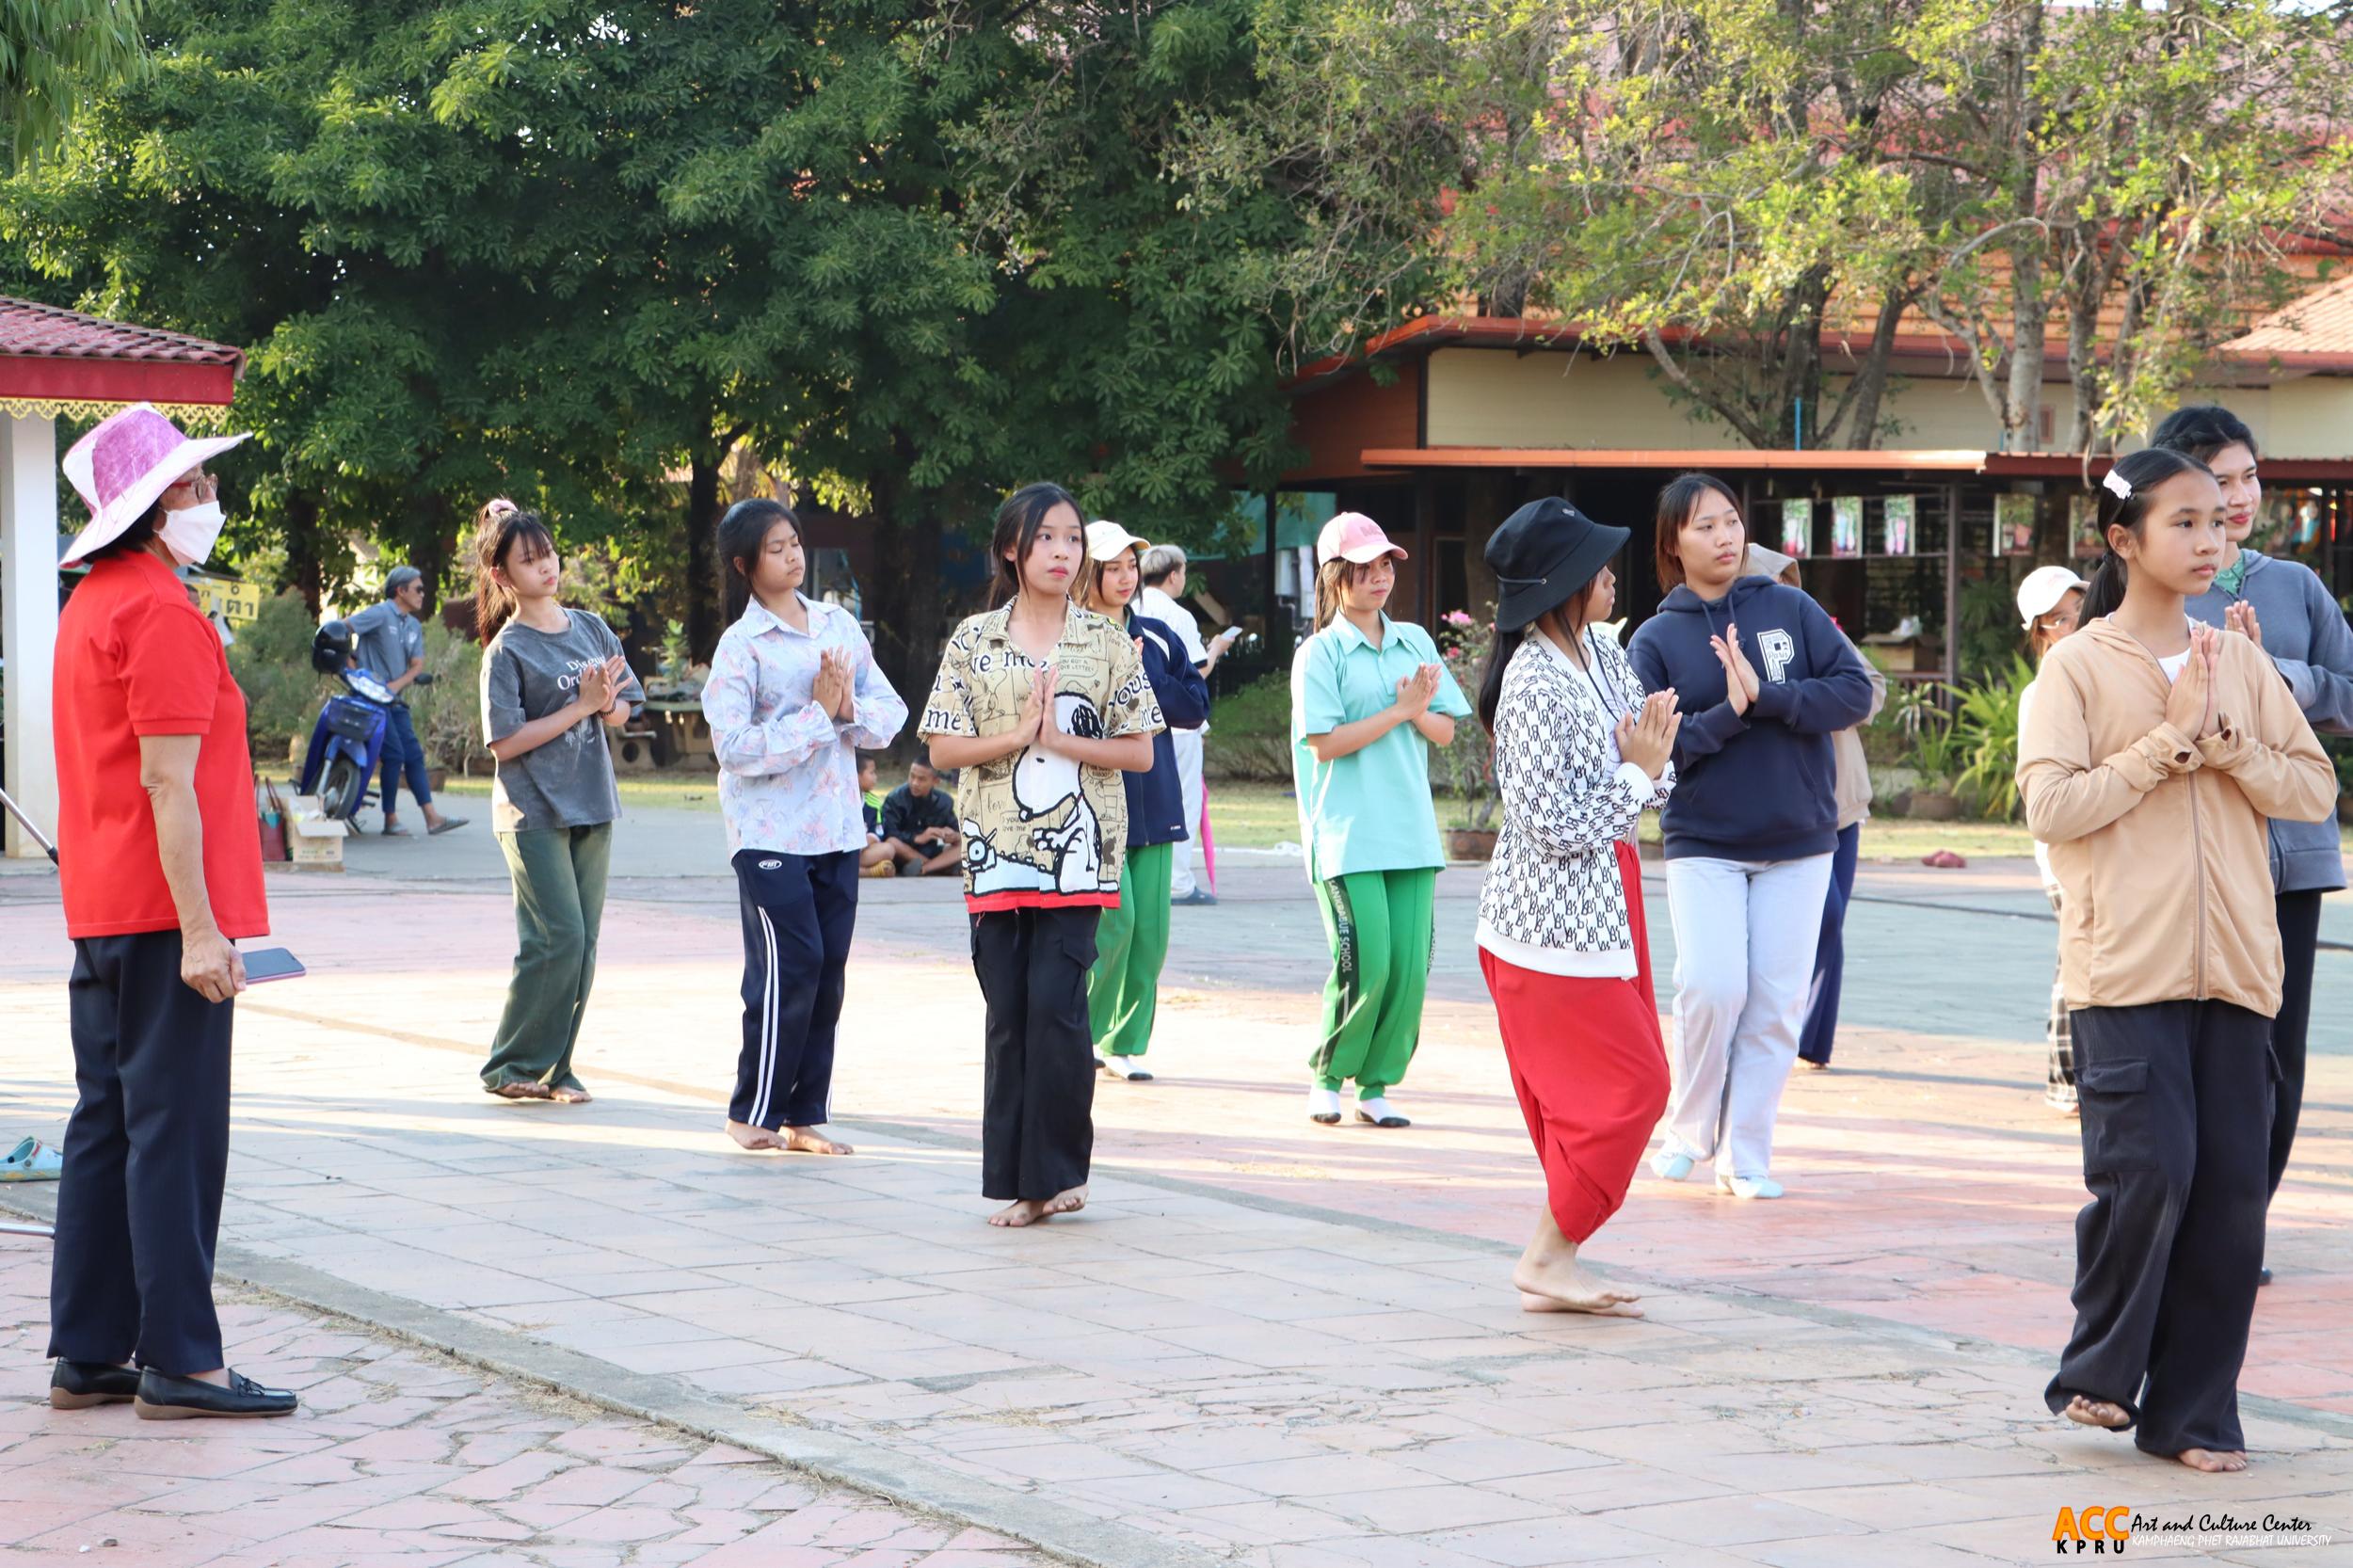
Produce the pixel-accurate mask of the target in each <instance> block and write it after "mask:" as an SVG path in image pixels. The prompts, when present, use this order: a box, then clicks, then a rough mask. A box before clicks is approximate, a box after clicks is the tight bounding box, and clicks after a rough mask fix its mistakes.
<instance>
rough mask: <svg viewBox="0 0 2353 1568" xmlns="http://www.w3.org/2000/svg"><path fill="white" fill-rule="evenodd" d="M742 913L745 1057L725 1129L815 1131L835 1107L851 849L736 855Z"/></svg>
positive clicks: (849, 926) (852, 910) (853, 863)
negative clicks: (731, 1125)
mask: <svg viewBox="0 0 2353 1568" xmlns="http://www.w3.org/2000/svg"><path fill="white" fill-rule="evenodd" d="M735 885H736V890H737V894H738V899H739V902H740V904H741V905H742V908H743V914H744V1052H743V1055H742V1056H741V1057H739V1058H738V1059H737V1061H736V1065H735V1097H734V1098H733V1099H731V1100H729V1101H728V1119H729V1120H731V1121H738V1122H744V1123H748V1124H750V1125H751V1126H753V1127H764V1128H768V1130H770V1131H771V1132H774V1131H775V1130H776V1128H782V1127H817V1126H819V1125H821V1124H823V1123H824V1120H825V1118H826V1111H827V1107H828V1105H829V1104H830V1102H831V1101H832V1099H833V1041H834V1030H835V1027H836V1026H837V1025H838V1024H840V1021H841V992H842V971H843V970H844V969H845V968H847V967H848V965H849V962H850V936H851V933H852V932H853V931H854V930H855V929H856V925H857V851H856V850H854V849H853V850H843V851H841V852H840V853H839V854H835V855H785V854H782V853H780V852H778V851H776V850H770V849H745V850H738V851H737V852H736V855H735Z"/></svg>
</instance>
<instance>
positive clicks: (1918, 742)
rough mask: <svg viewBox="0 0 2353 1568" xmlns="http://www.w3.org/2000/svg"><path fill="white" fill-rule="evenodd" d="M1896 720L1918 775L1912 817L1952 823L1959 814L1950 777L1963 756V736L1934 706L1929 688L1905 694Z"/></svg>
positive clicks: (1958, 768) (1958, 806)
mask: <svg viewBox="0 0 2353 1568" xmlns="http://www.w3.org/2000/svg"><path fill="white" fill-rule="evenodd" d="M1900 701H1901V702H1902V704H1903V710H1902V714H1901V716H1900V718H1899V720H1898V722H1899V724H1900V725H1901V727H1902V728H1903V731H1904V735H1905V737H1906V741H1907V743H1908V744H1907V747H1906V749H1907V751H1908V753H1909V758H1908V760H1909V761H1910V763H1911V765H1912V767H1913V771H1914V772H1916V773H1917V774H1918V775H1919V776H1920V782H1919V784H1918V786H1917V787H1915V788H1914V789H1913V792H1912V815H1913V816H1915V817H1920V818H1924V819H1926V820H1928V821H1929V822H1951V821H1952V820H1953V819H1954V818H1955V817H1958V816H1960V815H1961V800H1960V797H1959V796H1957V795H1956V794H1954V792H1953V778H1954V776H1955V775H1956V774H1957V773H1958V772H1959V771H1960V767H1961V761H1962V760H1963V757H1964V755H1965V753H1966V750H1967V746H1966V744H1965V737H1963V736H1962V735H1961V732H1960V731H1959V730H1958V729H1956V728H1954V725H1953V716H1952V715H1951V714H1950V713H1948V712H1945V710H1944V709H1942V708H1940V707H1938V706H1937V705H1936V694H1935V692H1934V691H1933V690H1932V689H1929V688H1919V689H1915V690H1913V691H1908V692H1906V693H1905V694H1904V695H1903V696H1902V697H1901V698H1900Z"/></svg>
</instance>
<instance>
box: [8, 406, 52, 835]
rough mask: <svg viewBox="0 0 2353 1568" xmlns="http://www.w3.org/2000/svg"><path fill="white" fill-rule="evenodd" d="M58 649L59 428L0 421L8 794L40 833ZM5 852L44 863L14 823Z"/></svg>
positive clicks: (46, 802) (45, 820) (48, 823)
mask: <svg viewBox="0 0 2353 1568" xmlns="http://www.w3.org/2000/svg"><path fill="white" fill-rule="evenodd" d="M56 647H57V424H56V421H55V420H53V419H20V418H18V417H16V416H14V415H0V658H4V659H6V660H7V663H8V673H7V678H6V685H7V698H6V713H5V718H6V722H7V727H8V742H7V744H8V770H7V771H8V779H7V786H8V794H9V796H10V797H11V798H13V799H14V800H15V801H16V803H17V804H18V805H19V806H21V807H23V808H24V810H25V812H26V813H27V814H28V815H29V816H31V818H32V819H33V821H35V822H37V823H39V824H40V826H41V831H42V832H44V833H47V834H49V835H50V836H51V837H53V838H54V837H55V836H56V822H57V769H56V746H55V734H56V731H55V729H54V728H53V726H52V724H51V718H50V711H49V703H50V671H51V669H52V667H53V665H54V663H55V655H56ZM0 842H5V844H6V846H7V851H8V854H9V855H12V856H39V855H40V853H41V851H40V846H39V845H37V844H35V843H34V842H33V840H32V839H31V838H30V836H28V835H27V834H25V833H24V831H23V830H22V829H20V828H19V827H18V826H17V825H16V824H15V822H13V821H10V822H8V824H7V836H6V838H5V840H0Z"/></svg>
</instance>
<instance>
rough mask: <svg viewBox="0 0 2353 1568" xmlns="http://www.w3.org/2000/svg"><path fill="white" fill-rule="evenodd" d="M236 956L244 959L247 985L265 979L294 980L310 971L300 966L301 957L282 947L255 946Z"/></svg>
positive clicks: (260, 982)
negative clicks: (250, 950)
mask: <svg viewBox="0 0 2353 1568" xmlns="http://www.w3.org/2000/svg"><path fill="white" fill-rule="evenodd" d="M238 956H239V957H241V958H243V959H244V960H245V983H246V984H248V985H259V984H262V983H263V982H264V981H265V980H294V979H296V978H297V977H299V976H301V975H305V974H308V973H309V972H310V971H309V970H308V969H305V968H303V967H302V960H301V959H299V958H296V956H295V955H294V954H293V953H291V952H287V951H286V950H285V949H284V948H256V949H254V950H253V951H252V952H247V953H240V954H238Z"/></svg>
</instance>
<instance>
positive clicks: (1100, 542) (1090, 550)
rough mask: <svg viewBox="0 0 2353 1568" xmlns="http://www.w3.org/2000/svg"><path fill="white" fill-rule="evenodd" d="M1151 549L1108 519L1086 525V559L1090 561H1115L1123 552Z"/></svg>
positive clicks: (1143, 541)
mask: <svg viewBox="0 0 2353 1568" xmlns="http://www.w3.org/2000/svg"><path fill="white" fill-rule="evenodd" d="M1151 548H1152V546H1151V545H1150V543H1148V542H1147V541H1145V540H1143V539H1139V538H1137V537H1136V536H1134V535H1133V534H1130V533H1128V531H1127V530H1126V529H1125V528H1122V527H1120V526H1119V524H1117V523H1115V522H1113V521H1112V520H1110V519H1108V518H1106V519H1104V520H1102V521H1100V522H1090V523H1088V524H1087V557H1088V559H1090V560H1095V561H1116V560H1118V559H1119V557H1120V555H1121V553H1122V552H1126V551H1130V550H1149V549H1151Z"/></svg>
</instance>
